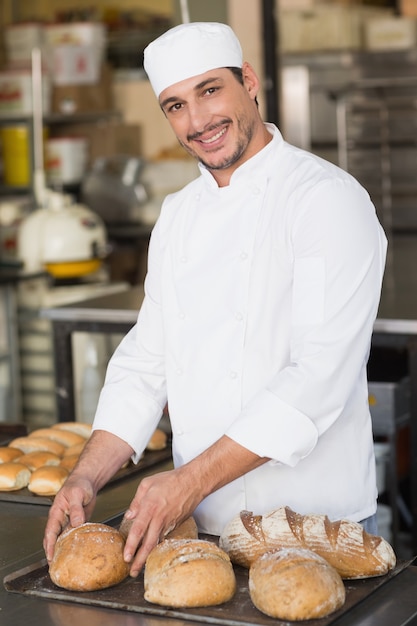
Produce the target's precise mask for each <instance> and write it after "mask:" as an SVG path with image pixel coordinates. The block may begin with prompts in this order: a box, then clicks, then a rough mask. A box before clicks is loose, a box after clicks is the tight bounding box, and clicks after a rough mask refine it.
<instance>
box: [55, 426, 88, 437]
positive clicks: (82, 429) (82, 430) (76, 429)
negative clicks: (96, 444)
mask: <svg viewBox="0 0 417 626" xmlns="http://www.w3.org/2000/svg"><path fill="white" fill-rule="evenodd" d="M52 428H56V429H58V430H67V431H70V432H72V433H76V434H77V435H81V436H82V437H84V439H88V438H89V436H90V435H91V431H92V429H93V427H92V425H91V424H85V423H84V422H58V423H57V424H54V425H53V426H52Z"/></svg>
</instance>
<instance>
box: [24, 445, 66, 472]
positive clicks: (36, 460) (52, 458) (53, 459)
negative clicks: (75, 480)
mask: <svg viewBox="0 0 417 626" xmlns="http://www.w3.org/2000/svg"><path fill="white" fill-rule="evenodd" d="M18 461H19V463H23V464H24V465H27V467H28V468H29V469H30V471H31V472H34V471H35V470H36V469H38V468H39V467H43V466H49V465H59V464H60V462H61V457H60V456H58V455H56V454H54V453H53V452H48V451H47V450H40V451H39V452H28V453H27V454H22V455H21V456H19V457H18Z"/></svg>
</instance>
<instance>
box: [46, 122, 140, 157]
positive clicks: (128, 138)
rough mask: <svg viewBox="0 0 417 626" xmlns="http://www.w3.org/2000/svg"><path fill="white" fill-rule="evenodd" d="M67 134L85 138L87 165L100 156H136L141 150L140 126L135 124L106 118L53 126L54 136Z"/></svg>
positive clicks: (65, 135)
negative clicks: (64, 125) (94, 121)
mask: <svg viewBox="0 0 417 626" xmlns="http://www.w3.org/2000/svg"><path fill="white" fill-rule="evenodd" d="M69 134H71V136H77V137H85V138H86V139H87V144H88V150H87V152H88V157H87V166H88V167H89V166H91V164H92V163H93V162H94V161H95V160H96V159H98V158H100V157H108V156H113V155H116V154H123V155H130V156H136V157H137V156H140V155H141V152H142V150H141V132H140V126H139V125H137V124H125V123H124V122H120V121H117V120H107V121H98V122H96V123H95V124H94V123H93V124H91V123H88V124H71V125H70V126H66V128H63V127H59V128H57V129H55V128H54V137H68V135H69Z"/></svg>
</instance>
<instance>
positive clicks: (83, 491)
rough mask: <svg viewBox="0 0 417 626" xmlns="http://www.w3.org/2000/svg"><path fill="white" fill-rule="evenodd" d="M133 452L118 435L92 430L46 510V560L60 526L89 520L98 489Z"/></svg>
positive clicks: (63, 526) (51, 552)
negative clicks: (76, 460) (48, 508)
mask: <svg viewBox="0 0 417 626" xmlns="http://www.w3.org/2000/svg"><path fill="white" fill-rule="evenodd" d="M132 453H133V450H132V448H131V447H130V446H129V445H128V444H127V443H125V442H124V441H123V440H122V439H120V438H119V437H116V436H115V435H112V434H111V433H108V432H105V431H102V430H97V431H94V432H93V434H92V435H91V437H90V439H89V440H88V442H87V444H86V446H85V448H84V450H83V452H82V454H81V456H80V459H79V461H78V463H77V465H76V466H75V468H74V469H73V471H72V472H71V474H70V476H69V477H68V478H67V480H66V481H65V483H64V485H63V487H62V488H61V490H60V491H59V493H58V494H57V495H56V497H55V500H54V503H53V504H52V506H51V509H50V511H49V515H48V522H47V525H46V529H45V535H44V541H43V545H44V549H45V554H46V558H47V559H48V560H49V561H50V560H51V559H52V556H53V552H54V547H55V542H56V540H57V537H58V535H59V534H60V533H61V532H62V530H63V528H65V526H67V525H68V524H70V525H71V526H79V525H80V524H83V523H84V522H85V521H86V520H88V519H89V517H90V515H91V513H92V511H93V508H94V504H95V500H96V496H97V492H98V491H99V489H101V487H103V486H104V485H105V484H106V483H107V481H108V480H109V479H110V478H111V477H112V476H113V475H114V474H115V473H116V472H117V470H119V469H120V467H121V466H122V465H123V463H125V462H126V461H127V459H128V458H129V457H130V456H131V455H132Z"/></svg>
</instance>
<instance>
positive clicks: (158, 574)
mask: <svg viewBox="0 0 417 626" xmlns="http://www.w3.org/2000/svg"><path fill="white" fill-rule="evenodd" d="M144 585H145V595H144V597H145V600H147V601H148V602H151V603H153V604H159V605H163V606H169V607H197V606H214V605H218V604H222V603H223V602H227V601H228V600H230V599H231V598H232V597H233V595H234V593H235V590H236V578H235V574H234V571H233V566H232V564H231V562H230V559H229V557H228V556H227V554H226V553H225V552H224V551H223V550H221V549H220V548H219V547H218V546H217V545H216V544H214V543H212V542H210V541H203V540H200V539H166V540H165V541H162V543H160V544H158V545H157V546H156V547H155V548H154V549H153V550H152V551H151V553H150V554H149V556H148V558H147V560H146V564H145V572H144Z"/></svg>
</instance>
